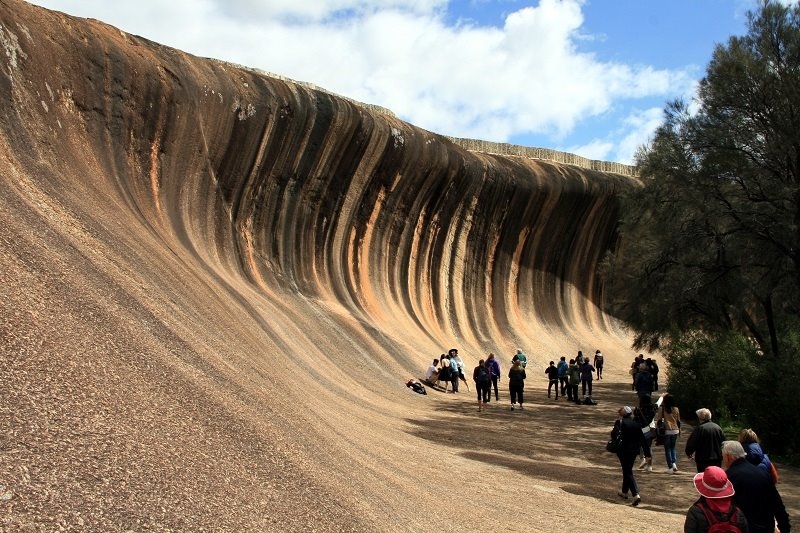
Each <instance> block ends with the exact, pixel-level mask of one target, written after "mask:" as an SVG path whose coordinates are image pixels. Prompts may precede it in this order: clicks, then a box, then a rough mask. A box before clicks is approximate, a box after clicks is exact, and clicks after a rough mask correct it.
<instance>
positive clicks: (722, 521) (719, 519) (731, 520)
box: [697, 502, 742, 533]
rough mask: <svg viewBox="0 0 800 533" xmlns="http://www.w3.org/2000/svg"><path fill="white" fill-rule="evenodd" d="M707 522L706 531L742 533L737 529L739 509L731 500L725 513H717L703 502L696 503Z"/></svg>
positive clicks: (712, 532) (709, 532)
mask: <svg viewBox="0 0 800 533" xmlns="http://www.w3.org/2000/svg"><path fill="white" fill-rule="evenodd" d="M697 506H698V507H699V508H700V510H701V511H703V514H704V515H706V522H708V530H707V531H708V533H742V530H741V529H739V509H738V508H737V507H736V506H735V505H734V504H733V502H731V508H730V510H729V511H728V512H727V513H723V514H717V513H715V512H714V511H712V510H711V509H709V508H708V507H707V506H706V504H705V502H700V503H698V504H697Z"/></svg>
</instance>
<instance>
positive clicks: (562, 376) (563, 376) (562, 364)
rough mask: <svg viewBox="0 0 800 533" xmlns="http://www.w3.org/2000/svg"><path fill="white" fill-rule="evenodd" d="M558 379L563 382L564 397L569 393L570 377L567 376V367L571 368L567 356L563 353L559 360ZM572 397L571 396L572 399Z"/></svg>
mask: <svg viewBox="0 0 800 533" xmlns="http://www.w3.org/2000/svg"><path fill="white" fill-rule="evenodd" d="M556 368H558V381H559V383H560V384H561V396H562V397H564V396H566V395H567V383H569V377H567V369H569V365H568V364H567V358H566V357H564V356H563V355H562V356H561V359H559V360H558V366H557V367H556ZM571 399H572V398H570V400H571Z"/></svg>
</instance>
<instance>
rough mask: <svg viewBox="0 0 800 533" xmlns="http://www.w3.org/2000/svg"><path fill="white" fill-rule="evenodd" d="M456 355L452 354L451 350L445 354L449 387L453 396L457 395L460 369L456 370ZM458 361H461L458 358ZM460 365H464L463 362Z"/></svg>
mask: <svg viewBox="0 0 800 533" xmlns="http://www.w3.org/2000/svg"><path fill="white" fill-rule="evenodd" d="M457 355H458V354H457V353H453V350H450V352H448V354H447V360H448V361H450V385H451V386H452V388H453V394H458V380H459V374H460V373H461V369H460V368H458V362H457V361H456V357H457ZM459 359H461V358H460V357H459ZM461 364H464V363H463V361H462V363H461Z"/></svg>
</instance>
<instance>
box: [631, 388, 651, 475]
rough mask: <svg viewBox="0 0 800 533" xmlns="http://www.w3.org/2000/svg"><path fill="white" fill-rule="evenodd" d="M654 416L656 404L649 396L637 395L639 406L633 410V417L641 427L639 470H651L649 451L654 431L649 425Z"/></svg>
mask: <svg viewBox="0 0 800 533" xmlns="http://www.w3.org/2000/svg"><path fill="white" fill-rule="evenodd" d="M655 416H656V406H655V405H653V402H652V401H651V399H650V396H641V397H639V406H638V407H636V408H635V409H634V410H633V419H634V420H636V422H637V423H638V424H639V427H640V428H642V437H643V440H642V462H641V464H639V470H645V471H647V472H652V471H653V453H652V451H651V447H650V446H651V444H652V442H653V437H655V435H654V431H653V428H652V427H650V424H651V423H652V422H653V417H655Z"/></svg>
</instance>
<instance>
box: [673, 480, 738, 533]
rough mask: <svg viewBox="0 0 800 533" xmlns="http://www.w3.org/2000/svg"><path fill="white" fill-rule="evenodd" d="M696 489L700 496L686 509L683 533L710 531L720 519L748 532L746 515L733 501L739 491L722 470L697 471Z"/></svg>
mask: <svg viewBox="0 0 800 533" xmlns="http://www.w3.org/2000/svg"><path fill="white" fill-rule="evenodd" d="M694 488H695V489H697V492H699V493H700V498H699V499H698V500H697V501H696V502H694V504H692V506H691V507H689V510H688V511H687V512H686V520H685V521H684V523H683V532H684V533H707V532H708V530H709V528H710V527H711V525H712V524H714V523H718V522H731V523H733V524H734V525H736V527H738V528H739V530H740V531H741V532H742V533H749V529H748V527H747V518H745V516H744V513H743V512H742V510H741V509H739V508H738V507H736V504H735V503H734V502H733V495H734V494H735V493H736V491H735V490H734V488H733V484H732V483H731V482H730V481H729V480H728V476H726V475H725V471H724V470H723V469H721V468H719V467H718V466H709V467H708V468H706V470H705V471H704V472H702V473H699V474H695V476H694Z"/></svg>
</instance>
